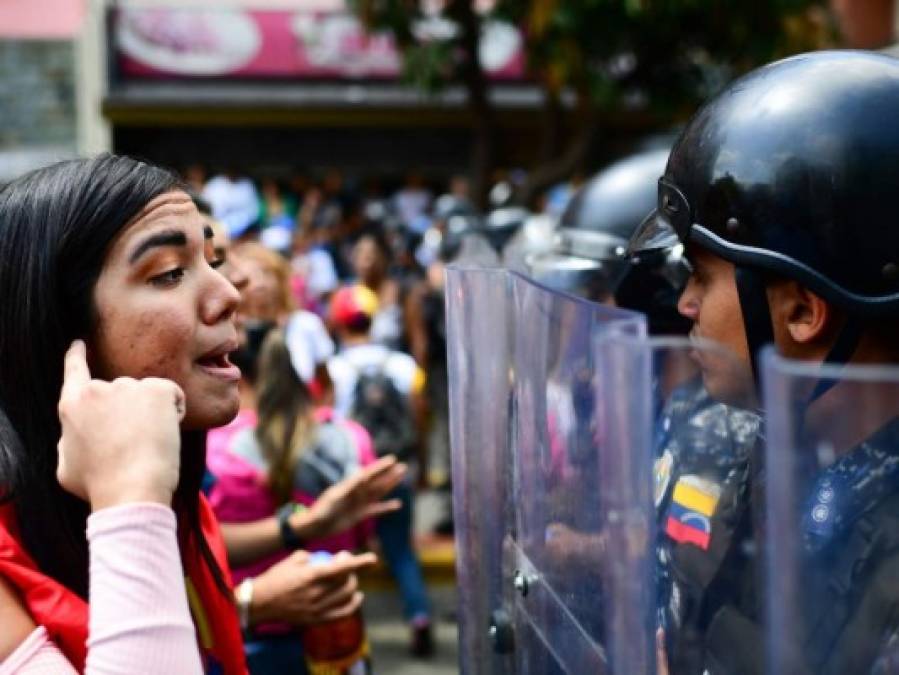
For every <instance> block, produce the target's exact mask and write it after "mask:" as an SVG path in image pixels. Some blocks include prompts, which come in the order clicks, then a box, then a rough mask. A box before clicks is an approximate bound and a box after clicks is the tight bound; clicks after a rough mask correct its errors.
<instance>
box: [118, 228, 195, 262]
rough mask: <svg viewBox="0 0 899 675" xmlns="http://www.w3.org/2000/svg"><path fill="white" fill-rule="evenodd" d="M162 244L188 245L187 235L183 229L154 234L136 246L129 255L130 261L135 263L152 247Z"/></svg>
mask: <svg viewBox="0 0 899 675" xmlns="http://www.w3.org/2000/svg"><path fill="white" fill-rule="evenodd" d="M160 246H187V235H185V234H184V232H182V231H181V230H168V231H165V232H157V233H155V234H152V235H150V236H149V237H147V238H146V239H144V240H143V241H142V242H141V243H140V244H138V245H137V246H136V247H135V249H134V251H132V252H131V255H130V256H129V257H128V262H129V263H134V262H136V261H137V259H138V258H140V257H141V256H142V255H143V254H144V253H146V252H147V251H149V250H150V249H152V248H157V247H160Z"/></svg>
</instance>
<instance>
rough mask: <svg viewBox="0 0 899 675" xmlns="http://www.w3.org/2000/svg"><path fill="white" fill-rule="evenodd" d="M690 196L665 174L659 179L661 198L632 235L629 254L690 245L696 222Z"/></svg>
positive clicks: (635, 254) (628, 248) (631, 255)
mask: <svg viewBox="0 0 899 675" xmlns="http://www.w3.org/2000/svg"><path fill="white" fill-rule="evenodd" d="M690 214H691V211H690V205H689V203H688V202H687V198H686V197H684V195H683V193H682V192H681V191H680V190H678V189H677V187H676V186H675V185H674V184H673V183H671V182H669V181H667V180H666V179H665V177H664V176H663V177H662V178H660V179H659V201H658V206H657V207H656V210H655V211H653V212H652V213H650V214H649V215H648V216H647V217H646V218H645V219H644V220H643V222H642V223H640V226H639V227H638V228H637V230H636V232H634V234H633V236H632V237H631V240H630V242H629V243H628V247H627V254H628V256H629V257H633V256H638V255H639V254H641V253H647V252H651V251H665V250H669V249H671V248H673V247H674V246H676V245H677V244H683V245H685V246H686V244H687V241H688V239H689V236H690V227H691V225H692V217H691V215H690Z"/></svg>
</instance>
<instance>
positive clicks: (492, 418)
mask: <svg viewBox="0 0 899 675" xmlns="http://www.w3.org/2000/svg"><path fill="white" fill-rule="evenodd" d="M446 296H447V330H448V358H449V373H450V438H451V444H452V470H453V489H454V515H455V522H456V533H457V573H458V581H459V593H460V597H459V614H460V616H459V619H460V641H461V643H460V647H461V648H460V653H461V665H462V672H464V673H504V672H506V673H553V672H571V673H578V672H603V671H604V670H605V668H604V664H605V658H606V650H605V649H604V647H603V644H602V639H601V638H602V636H601V634H600V633H598V632H597V631H598V628H597V625H596V624H597V622H598V621H599V620H597V621H594V620H593V618H594V616H598V615H599V614H601V613H602V612H601V611H599V612H597V611H595V610H591V609H590V607H591V605H593V606H594V607H595V606H597V605H596V602H595V601H596V597H595V596H594V592H595V591H596V590H597V588H598V587H599V582H598V581H597V580H596V579H595V577H596V575H597V573H598V572H597V570H596V569H595V565H593V564H591V561H590V555H591V550H590V548H589V547H590V542H589V540H590V537H591V536H592V535H591V533H594V532H597V531H598V526H599V524H600V520H599V519H598V518H597V517H596V511H597V508H598V501H597V495H598V491H597V490H596V475H595V474H596V472H597V471H598V470H599V464H600V463H599V459H600V458H599V450H598V448H599V445H598V444H597V443H596V442H595V440H594V437H595V436H596V434H597V433H598V430H599V429H600V428H601V425H600V424H599V421H598V418H597V410H596V406H597V399H596V396H595V392H594V388H595V384H596V377H595V373H596V363H595V358H594V353H593V344H592V340H593V338H594V337H595V336H596V335H597V334H599V333H601V332H604V331H612V330H614V331H618V332H620V333H622V334H625V335H632V336H635V337H638V336H641V335H642V334H643V333H644V321H643V319H642V317H640V316H639V315H635V314H632V313H629V312H625V311H621V310H617V309H613V308H608V307H603V306H600V305H595V304H592V303H588V302H585V301H583V300H580V299H578V298H574V297H572V296H567V295H563V294H559V293H555V292H552V291H549V290H548V289H545V288H543V287H541V286H538V285H536V284H534V283H533V282H531V281H529V280H527V279H526V278H524V277H521V276H519V275H517V274H514V273H509V272H506V271H503V270H498V269H450V270H448V272H447V285H446ZM647 471H648V470H647ZM570 533H573V534H575V535H577V536H580V537H581V539H583V541H584V542H586V543H585V544H584V546H585V547H587V548H586V550H585V553H584V555H581V556H580V557H578V556H577V555H575V559H574V560H573V561H572V562H571V563H570V565H569V564H568V563H566V562H565V561H566V556H568V555H569V553H566V552H565V551H566V548H567V547H568V542H569V538H568V534H570ZM560 556H561V557H560ZM618 672H622V673H623V672H628V671H627V670H620V671H618Z"/></svg>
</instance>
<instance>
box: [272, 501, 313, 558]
mask: <svg viewBox="0 0 899 675" xmlns="http://www.w3.org/2000/svg"><path fill="white" fill-rule="evenodd" d="M305 510H306V507H305V506H303V505H302V504H295V503H293V502H288V503H287V504H285V505H284V506H282V507H281V508H280V509H278V514H277V517H278V529H279V530H280V532H281V544H283V546H284V548H286V549H287V550H288V551H295V550H296V549H298V548H303V545H304V543H305V542H304V541H303V540H302V539H301V538H300V537H298V536H297V533H296V532H295V531H294V529H293V527H292V526H291V524H290V517H291V516H292V515H293V514H294V513H301V512H303V511H305Z"/></svg>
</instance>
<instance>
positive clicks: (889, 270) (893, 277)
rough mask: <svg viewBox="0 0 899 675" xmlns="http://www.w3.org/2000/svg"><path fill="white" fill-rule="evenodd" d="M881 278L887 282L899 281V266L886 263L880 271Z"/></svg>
mask: <svg viewBox="0 0 899 675" xmlns="http://www.w3.org/2000/svg"><path fill="white" fill-rule="evenodd" d="M881 274H883V278H884V279H886V280H887V281H899V265H897V264H896V263H887V264H886V265H884V266H883V270H882V271H881Z"/></svg>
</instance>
